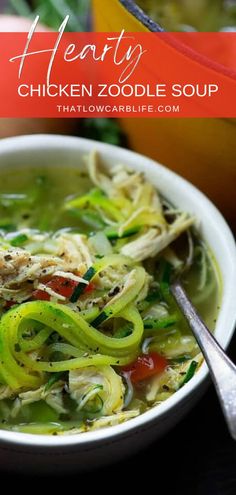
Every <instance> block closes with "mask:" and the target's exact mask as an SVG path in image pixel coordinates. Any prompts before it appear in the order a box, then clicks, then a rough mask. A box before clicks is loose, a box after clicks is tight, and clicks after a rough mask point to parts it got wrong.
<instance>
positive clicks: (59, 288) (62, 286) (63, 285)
mask: <svg viewBox="0 0 236 495" xmlns="http://www.w3.org/2000/svg"><path fill="white" fill-rule="evenodd" d="M45 285H46V286H47V287H48V288H49V289H52V290H53V291H54V292H56V293H57V294H60V296H64V297H66V298H67V299H69V298H70V297H71V296H72V294H73V292H74V290H75V288H76V287H77V285H78V282H76V281H75V280H72V279H71V278H64V277H58V276H55V277H53V278H52V279H51V280H49V282H47V283H46V284H45ZM93 289H94V284H92V283H90V284H89V285H88V286H87V287H86V289H85V292H91V291H92V290H93ZM32 297H33V299H36V300H41V301H50V294H48V293H47V292H46V291H44V290H41V289H40V290H35V291H34V292H33V294H32Z"/></svg>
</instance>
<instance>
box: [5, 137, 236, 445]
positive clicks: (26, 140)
mask: <svg viewBox="0 0 236 495" xmlns="http://www.w3.org/2000/svg"><path fill="white" fill-rule="evenodd" d="M65 148H69V149H70V150H71V151H74V152H75V151H76V150H77V151H78V149H80V150H83V151H84V152H85V153H86V152H89V151H90V150H92V149H96V150H97V151H98V153H100V154H101V156H103V155H104V157H106V152H107V154H108V155H109V154H111V155H112V156H117V160H118V161H120V162H123V163H125V162H126V159H127V162H129V160H128V158H129V159H130V160H131V161H132V163H133V165H130V166H131V168H132V166H133V168H134V169H135V162H136V161H138V160H140V158H141V159H142V167H144V168H145V167H146V166H147V169H148V168H150V169H152V170H153V171H154V170H155V174H156V176H157V175H158V174H160V177H161V176H164V178H166V179H168V180H170V181H171V180H173V181H175V184H176V186H179V187H180V188H181V189H182V190H183V189H184V190H186V188H187V191H188V192H189V193H190V192H191V194H192V195H193V196H194V197H195V198H196V197H197V198H198V200H199V201H201V202H202V204H203V205H204V208H205V209H207V210H208V211H209V213H211V214H212V215H213V217H214V223H215V225H216V226H217V229H218V231H219V233H220V235H221V240H223V238H224V240H225V242H224V249H225V250H226V247H227V253H226V254H227V259H228V261H229V260H230V262H231V269H230V270H229V273H228V274H227V283H228V285H229V286H230V287H231V289H232V290H231V291H228V292H227V305H226V303H225V305H226V306H227V307H226V308H225V311H224V312H225V313H226V314H225V316H224V318H225V319H226V320H227V325H226V329H227V333H226V334H225V336H224V342H222V345H223V347H224V348H226V347H227V346H228V344H229V342H230V340H231V338H232V336H233V333H234V328H235V324H236V307H235V304H234V296H233V288H235V284H236V246H235V240H234V237H233V234H232V232H231V230H230V228H229V226H228V224H227V223H226V221H225V219H224V218H223V216H222V214H221V213H220V212H219V210H218V209H217V208H216V207H215V206H214V204H213V203H212V202H211V201H210V200H209V199H208V198H207V197H206V196H205V195H204V194H203V193H202V192H201V191H200V190H199V189H197V188H196V187H195V186H193V185H192V184H191V183H190V182H188V181H187V180H186V179H184V178H182V177H181V176H179V175H177V174H176V173H175V172H173V171H172V170H169V169H168V168H166V167H164V166H163V165H160V164H159V163H158V162H156V161H154V160H152V159H150V158H148V157H145V156H142V155H141V154H139V153H135V152H133V151H130V150H127V149H124V148H121V147H118V146H114V145H110V144H107V143H101V142H97V141H94V140H90V139H84V138H79V137H71V136H62V135H56V134H55V135H52V134H51V135H49V134H36V135H26V136H19V137H12V138H6V139H3V140H1V141H0V167H1V158H4V157H6V156H11V155H12V156H13V155H14V154H17V156H20V153H22V152H25V151H27V152H30V151H32V152H33V151H34V152H37V150H38V151H39V152H42V150H43V152H45V153H46V152H47V151H49V150H50V151H53V150H54V151H56V150H57V151H59V150H60V149H65ZM19 166H20V165H19ZM137 169H138V167H137ZM193 202H194V201H193ZM226 241H227V242H226ZM222 242H223V241H222ZM213 251H214V249H213ZM228 310H229V313H228V312H227V311H228ZM221 314H223V309H221V310H220V315H221ZM207 376H208V370H207V366H206V364H205V363H203V365H202V366H201V368H200V370H199V371H198V372H197V374H196V375H195V376H194V377H193V378H192V379H191V380H190V381H189V382H188V383H187V384H186V385H185V386H184V387H182V388H181V389H180V390H178V391H177V392H175V393H174V394H173V395H172V396H171V397H170V398H169V399H167V400H166V401H165V402H163V403H162V404H160V405H158V406H154V407H153V408H151V409H150V410H148V411H146V412H144V413H143V414H141V415H139V416H137V417H136V418H133V419H130V420H128V421H127V422H125V423H121V424H118V425H115V426H109V427H107V428H104V429H101V430H95V431H90V432H85V433H79V434H74V435H70V434H68V435H66V434H65V435H62V436H60V435H58V436H53V435H42V436H40V435H37V434H29V433H21V432H14V431H8V430H0V444H1V443H4V445H7V446H8V448H11V447H15V448H16V447H21V451H22V447H25V448H30V447H31V448H40V447H41V449H45V448H47V449H51V450H53V451H58V450H59V449H60V448H63V450H64V453H66V451H68V450H69V449H70V448H71V447H72V446H77V447H79V449H80V451H83V449H84V451H85V450H86V451H88V450H90V449H91V450H93V449H94V447H95V445H97V444H98V443H103V444H104V442H105V443H116V442H118V441H119V439H120V438H121V437H124V436H125V437H128V436H133V435H135V434H136V432H137V430H139V431H144V430H148V429H150V428H151V427H152V425H153V422H157V421H158V420H159V421H160V422H165V420H166V419H168V418H167V416H168V417H169V414H173V409H174V408H176V409H178V408H180V407H181V405H182V403H183V402H185V401H186V399H187V397H188V396H190V394H191V393H193V392H194V391H197V389H198V388H199V387H200V386H201V385H203V382H205V381H206V378H207ZM89 445H90V447H89ZM0 448H1V445H0Z"/></svg>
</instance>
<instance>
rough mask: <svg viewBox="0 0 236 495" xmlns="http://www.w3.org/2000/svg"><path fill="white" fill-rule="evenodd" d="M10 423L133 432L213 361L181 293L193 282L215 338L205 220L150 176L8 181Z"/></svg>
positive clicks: (4, 220)
mask: <svg viewBox="0 0 236 495" xmlns="http://www.w3.org/2000/svg"><path fill="white" fill-rule="evenodd" d="M0 218H1V222H0V243H1V245H0V266H1V271H0V308H1V320H0V383H1V385H0V421H1V427H2V428H3V429H8V430H9V429H10V430H14V431H21V432H28V433H36V434H53V435H59V434H66V433H70V434H72V433H82V432H85V431H89V430H94V429H98V428H103V427H105V426H109V425H114V424H118V423H121V422H123V421H126V420H128V419H130V418H134V417H136V416H138V415H139V414H141V413H142V412H144V411H146V410H147V409H149V408H151V407H153V406H154V405H157V404H160V403H162V402H163V401H164V400H166V399H168V398H169V397H170V396H171V395H172V394H174V393H175V392H176V391H178V390H179V389H180V388H181V387H183V386H184V385H185V384H186V383H187V382H188V381H189V380H190V379H191V378H192V377H193V375H194V374H195V372H196V371H197V369H198V368H199V367H200V365H201V363H202V355H201V353H200V351H199V348H198V346H197V343H196V341H195V339H194V338H193V336H192V334H191V332H190V330H189V328H188V325H187V323H186V322H185V320H184V319H183V317H182V315H181V313H180V311H179V310H178V308H177V305H176V304H175V302H174V300H173V298H172V296H171V293H170V281H171V280H172V278H174V277H177V276H181V278H182V281H183V284H184V286H185V288H186V290H187V292H188V294H189V295H190V297H191V299H192V300H193V302H194V303H195V305H196V307H197V308H198V310H199V312H200V313H201V315H202V317H203V318H204V320H205V321H206V322H207V324H208V325H209V326H210V328H211V329H212V330H213V329H214V324H215V321H216V317H217V311H218V306H219V300H220V287H219V281H218V274H217V268H216V265H215V262H214V258H213V256H212V254H211V253H210V251H209V250H208V249H207V247H206V246H205V244H204V242H203V241H202V239H200V237H199V235H198V233H197V230H196V228H195V226H194V224H195V219H194V218H192V217H191V216H189V215H188V214H187V213H185V212H181V211H179V210H178V209H176V208H175V207H174V206H173V205H171V204H170V203H169V202H168V201H167V200H166V199H165V198H163V197H162V196H161V195H160V194H159V193H158V191H157V190H156V189H155V188H154V187H153V186H152V185H151V183H149V182H148V181H147V180H146V178H145V177H144V176H143V174H140V173H138V172H134V171H130V170H128V169H127V168H126V167H124V166H121V165H114V167H113V168H112V169H111V170H109V171H108V170H106V169H105V168H104V167H103V165H102V164H101V163H100V160H99V157H98V156H97V155H96V153H92V154H91V155H90V156H89V157H88V158H87V159H86V161H85V164H84V166H82V167H80V168H69V167H66V166H61V167H58V166H54V167H51V168H47V167H45V168H43V167H42V168H33V167H32V168H24V166H22V167H20V173H19V169H9V170H7V169H4V168H3V169H2V170H1V184H0Z"/></svg>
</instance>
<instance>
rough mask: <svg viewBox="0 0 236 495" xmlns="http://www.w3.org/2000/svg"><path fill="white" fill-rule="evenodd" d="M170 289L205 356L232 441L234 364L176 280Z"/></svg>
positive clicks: (235, 426) (235, 430)
mask: <svg viewBox="0 0 236 495" xmlns="http://www.w3.org/2000/svg"><path fill="white" fill-rule="evenodd" d="M171 292H172V294H173V296H174V298H175V300H176V302H177V304H178V306H179V308H180V309H181V312H182V313H183V315H184V316H185V318H186V320H187V321H188V323H189V326H190V328H191V330H192V331H193V334H194V336H195V338H196V340H197V342H198V344H199V347H200V349H201V351H202V354H203V356H204V357H205V360H206V362H207V364H208V367H209V370H210V374H211V377H212V380H213V383H214V385H215V388H216V392H217V394H218V397H219V400H220V404H221V407H222V410H223V413H224V416H225V419H226V422H227V425H228V428H229V431H230V434H231V436H232V437H233V439H234V440H236V366H235V365H234V364H233V362H232V361H231V360H230V359H229V358H228V356H227V355H226V354H225V352H224V351H223V349H222V348H221V346H220V345H219V344H218V342H217V341H216V339H215V337H214V336H213V335H212V334H211V332H210V331H209V330H208V328H207V327H206V325H205V324H204V323H203V321H202V320H201V318H200V316H199V315H198V313H197V311H196V310H195V308H194V307H193V305H192V304H191V302H190V301H189V299H188V297H187V295H186V293H185V291H184V289H183V287H182V286H181V284H180V283H179V282H174V283H173V284H172V285H171Z"/></svg>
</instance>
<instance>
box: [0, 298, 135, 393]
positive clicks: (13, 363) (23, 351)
mask: <svg viewBox="0 0 236 495" xmlns="http://www.w3.org/2000/svg"><path fill="white" fill-rule="evenodd" d="M118 309H119V310H120V307H119V308H118ZM111 316H115V311H114V312H113V314H111ZM117 317H119V318H120V317H122V318H123V319H125V320H127V321H129V322H131V323H132V324H133V331H132V333H131V335H129V336H128V337H124V338H123V339H117V338H113V337H109V336H106V335H104V334H103V333H101V332H100V331H99V330H97V329H96V328H94V327H93V326H92V325H90V324H89V323H87V322H86V320H85V319H83V318H82V317H81V316H80V315H79V314H78V313H75V312H74V311H72V310H71V309H70V308H69V307H66V306H62V305H59V304H53V303H50V302H44V301H35V302H28V303H25V304H22V305H20V306H19V307H17V308H15V309H12V310H11V311H9V312H8V313H6V314H5V315H4V316H3V317H2V319H1V322H0V356H1V362H0V372H1V376H2V378H3V379H4V381H5V383H6V384H7V385H9V386H10V387H11V388H12V390H17V389H20V388H22V387H37V386H39V385H40V384H42V383H43V382H44V381H45V377H44V375H43V374H42V372H49V373H54V372H60V371H69V370H74V369H79V368H84V367H87V366H92V365H94V366H96V365H100V366H104V365H117V366H121V365H124V364H127V363H130V362H131V361H132V360H134V359H135V357H136V356H137V354H138V352H139V345H140V342H141V339H142V334H143V322H142V319H141V317H140V315H139V312H138V311H137V309H136V308H135V307H134V306H132V305H131V306H128V307H126V308H124V309H123V311H122V310H120V312H119V313H118V312H117ZM35 322H36V323H41V324H43V325H45V327H44V328H43V329H42V330H40V331H39V333H38V334H37V336H36V337H34V338H33V339H29V338H26V339H24V337H23V335H24V334H25V333H27V330H28V331H30V329H32V325H33V324H34V323H35ZM52 332H57V333H58V334H59V335H60V336H61V337H62V338H63V340H64V341H66V342H68V343H69V344H70V347H68V346H65V345H64V344H57V351H59V352H61V354H63V355H64V354H65V355H66V356H67V357H68V356H69V359H68V358H67V359H64V360H62V361H53V360H50V356H49V357H48V359H47V360H45V359H44V355H45V353H47V352H46V351H47V349H45V348H44V344H45V342H46V340H47V338H48V337H49V335H50V334H51V333H52ZM32 349H33V350H34V351H37V356H40V357H37V358H35V355H32V354H29V352H28V351H29V350H31V351H32ZM54 350H55V349H54ZM88 351H89V355H86V353H87V352H88ZM22 364H23V365H24V367H22Z"/></svg>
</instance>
